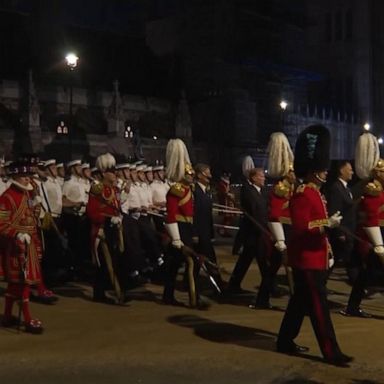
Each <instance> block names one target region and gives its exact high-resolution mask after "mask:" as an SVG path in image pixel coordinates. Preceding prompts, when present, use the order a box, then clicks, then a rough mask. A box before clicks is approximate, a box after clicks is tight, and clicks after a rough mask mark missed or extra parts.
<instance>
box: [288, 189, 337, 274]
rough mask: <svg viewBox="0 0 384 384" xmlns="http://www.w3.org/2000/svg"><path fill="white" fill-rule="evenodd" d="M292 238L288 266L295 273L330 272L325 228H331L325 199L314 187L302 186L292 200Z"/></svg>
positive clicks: (289, 246)
mask: <svg viewBox="0 0 384 384" xmlns="http://www.w3.org/2000/svg"><path fill="white" fill-rule="evenodd" d="M290 214H291V220H292V234H291V238H290V241H289V245H288V260H289V264H290V265H291V266H292V267H293V268H296V269H317V270H324V269H328V262H329V261H328V255H329V252H330V248H329V243H328V239H327V235H326V233H325V231H324V227H325V226H328V225H329V222H328V213H327V208H326V204H325V200H324V197H323V196H322V195H321V193H320V191H319V188H318V187H317V186H316V185H315V184H312V183H308V184H302V185H300V186H299V187H298V188H297V190H296V192H295V194H294V195H293V196H292V198H291V200H290Z"/></svg>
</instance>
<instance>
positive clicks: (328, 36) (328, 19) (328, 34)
mask: <svg viewBox="0 0 384 384" xmlns="http://www.w3.org/2000/svg"><path fill="white" fill-rule="evenodd" d="M325 41H326V42H327V43H330V42H331V41H332V13H327V14H326V15H325Z"/></svg>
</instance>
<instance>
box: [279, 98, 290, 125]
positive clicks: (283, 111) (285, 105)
mask: <svg viewBox="0 0 384 384" xmlns="http://www.w3.org/2000/svg"><path fill="white" fill-rule="evenodd" d="M279 105H280V109H281V130H282V131H284V125H285V110H286V109H287V107H288V103H287V102H286V101H285V100H281V101H280V104H279Z"/></svg>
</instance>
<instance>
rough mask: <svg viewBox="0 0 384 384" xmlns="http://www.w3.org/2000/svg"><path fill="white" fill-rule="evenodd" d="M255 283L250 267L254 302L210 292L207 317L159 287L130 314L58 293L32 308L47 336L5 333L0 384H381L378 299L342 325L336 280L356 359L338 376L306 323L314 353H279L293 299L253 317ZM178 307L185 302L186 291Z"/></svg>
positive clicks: (68, 291) (81, 291)
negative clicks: (51, 301) (164, 299)
mask: <svg viewBox="0 0 384 384" xmlns="http://www.w3.org/2000/svg"><path fill="white" fill-rule="evenodd" d="M217 252H218V258H219V263H220V266H221V271H222V274H223V277H224V279H226V280H227V279H228V277H229V274H230V272H231V271H232V268H233V264H234V262H235V258H234V257H233V256H231V255H230V246H229V245H219V246H218V247H217ZM280 272H281V276H280V279H279V280H281V286H284V284H285V281H284V280H285V279H284V276H283V274H284V271H283V270H281V271H280ZM259 282H260V278H259V274H258V269H257V266H256V263H254V264H253V265H252V267H251V268H250V270H249V272H248V274H247V276H246V279H245V281H244V284H243V288H245V289H248V290H249V291H250V293H249V294H244V295H241V296H238V297H236V298H235V297H232V298H230V299H228V300H226V301H224V302H220V303H218V302H217V300H216V297H215V295H214V294H213V291H212V289H211V288H210V287H209V286H208V285H207V287H206V289H205V290H204V296H205V298H206V300H207V301H209V302H210V303H211V304H212V305H211V307H210V308H209V309H208V310H206V311H199V310H191V309H189V308H179V307H169V306H164V305H162V304H161V303H160V298H161V287H159V286H156V285H152V284H148V285H146V286H145V287H141V288H138V289H136V290H134V291H132V300H131V301H130V302H129V305H128V306H117V305H106V304H99V303H94V302H92V301H91V290H90V288H89V286H88V285H86V284H81V283H72V284H67V285H65V286H63V287H58V288H57V289H56V290H55V291H56V293H57V294H58V295H59V297H60V300H59V302H58V303H57V304H55V305H51V306H47V305H42V304H36V303H32V313H33V315H34V316H36V317H38V318H40V319H41V320H42V321H43V323H44V327H45V332H44V334H43V335H30V334H26V333H24V332H20V333H18V332H17V330H15V329H5V328H0V343H1V354H0V356H1V358H0V378H1V383H8V382H12V383H30V382H33V383H50V384H51V383H54V384H61V383H70V384H75V383H95V384H97V383H125V384H130V383H132V384H133V383H137V384H147V383H148V384H152V383H153V384H163V383H164V384H165V383H167V384H169V383H187V384H189V383H201V384H205V383H211V384H216V383H221V384H226V383H228V384H229V383H241V384H248V383H274V384H278V383H312V384H320V383H326V384H328V383H350V384H379V383H383V384H384V362H383V356H384V332H383V325H384V322H383V319H384V300H383V296H382V294H381V293H376V294H375V295H373V296H372V297H370V298H369V299H366V300H364V303H363V307H364V309H365V310H366V311H369V312H371V313H373V314H374V315H375V318H372V319H359V318H346V317H343V316H341V315H340V314H338V311H339V310H340V309H341V308H342V307H343V306H344V305H345V303H346V301H347V298H348V293H349V291H350V288H349V286H348V285H347V284H346V283H345V281H344V273H343V270H342V269H336V270H335V271H334V273H333V274H332V276H331V279H330V281H329V289H332V290H333V291H334V294H332V295H330V296H329V299H330V302H331V307H332V318H333V321H334V326H335V329H336V334H337V337H338V341H339V344H340V346H341V348H342V350H343V352H344V353H346V354H349V355H352V356H354V357H355V361H354V362H353V363H352V364H351V366H350V367H349V368H339V367H334V366H330V365H327V364H325V363H323V362H322V361H321V355H320V351H319V348H318V346H317V343H316V339H315V336H314V334H313V330H312V327H311V325H310V322H309V320H308V319H305V321H304V324H303V327H302V329H301V332H300V335H299V337H298V339H297V340H296V341H297V343H298V344H300V345H306V346H308V347H310V352H309V353H308V354H306V355H303V356H302V357H294V356H287V355H283V354H279V353H277V352H275V339H276V334H277V332H278V330H279V326H280V323H281V320H282V317H283V314H284V309H285V307H286V304H287V300H288V296H287V295H285V296H283V297H281V298H276V299H272V302H273V304H274V305H276V306H277V307H278V308H277V309H276V310H252V309H249V308H248V304H249V303H250V301H251V300H252V298H253V297H254V294H255V292H256V290H257V288H256V287H257V285H258V284H259ZM4 287H5V285H4V284H3V283H2V284H1V285H0V288H4ZM177 298H178V299H179V300H182V301H184V302H185V303H187V301H188V299H187V294H186V293H185V292H181V291H180V292H178V293H177ZM3 304H4V298H3V297H1V298H0V306H1V307H3Z"/></svg>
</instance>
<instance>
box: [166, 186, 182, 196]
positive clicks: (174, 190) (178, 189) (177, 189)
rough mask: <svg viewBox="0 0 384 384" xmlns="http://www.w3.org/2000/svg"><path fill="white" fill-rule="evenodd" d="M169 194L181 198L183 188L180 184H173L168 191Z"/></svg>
mask: <svg viewBox="0 0 384 384" xmlns="http://www.w3.org/2000/svg"><path fill="white" fill-rule="evenodd" d="M169 193H170V194H171V195H174V196H177V197H183V196H184V195H185V187H184V185H183V184H181V183H175V184H173V185H172V186H171V188H170V189H169Z"/></svg>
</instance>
